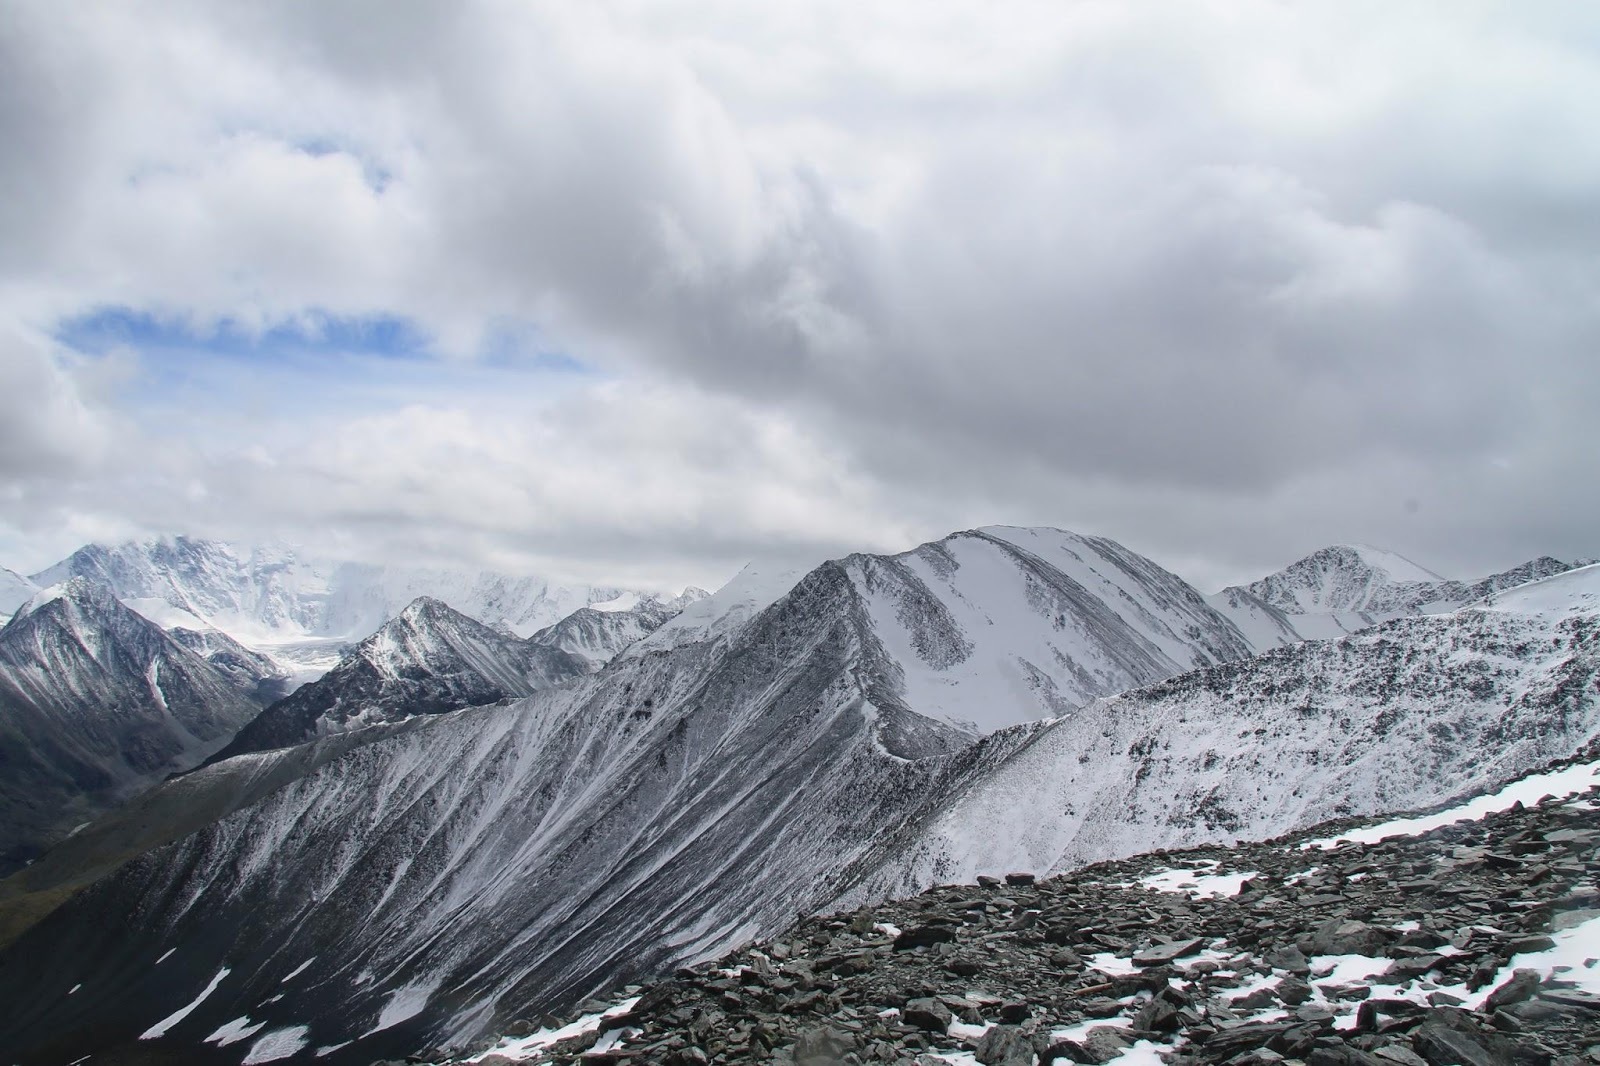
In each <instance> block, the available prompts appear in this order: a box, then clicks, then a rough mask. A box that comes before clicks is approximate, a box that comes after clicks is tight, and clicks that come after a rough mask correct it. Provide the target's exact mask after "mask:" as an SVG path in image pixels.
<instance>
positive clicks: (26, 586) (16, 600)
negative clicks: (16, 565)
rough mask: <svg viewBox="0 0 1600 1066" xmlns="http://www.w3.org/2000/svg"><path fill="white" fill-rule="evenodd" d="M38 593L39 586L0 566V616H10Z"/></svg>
mask: <svg viewBox="0 0 1600 1066" xmlns="http://www.w3.org/2000/svg"><path fill="white" fill-rule="evenodd" d="M38 592H39V586H38V585H36V584H34V583H33V582H32V581H29V580H28V579H27V578H25V577H23V576H22V575H21V574H19V573H17V572H16V571H15V570H7V569H6V568H5V567H3V566H0V615H10V614H11V613H12V612H13V611H15V610H16V609H17V608H18V607H20V606H22V605H23V604H24V603H27V602H28V600H30V599H32V598H33V597H34V596H35V595H36V594H37V593H38Z"/></svg>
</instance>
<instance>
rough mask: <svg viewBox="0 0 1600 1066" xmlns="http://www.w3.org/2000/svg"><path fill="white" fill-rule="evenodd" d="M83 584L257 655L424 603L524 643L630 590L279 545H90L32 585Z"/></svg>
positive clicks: (368, 625)
mask: <svg viewBox="0 0 1600 1066" xmlns="http://www.w3.org/2000/svg"><path fill="white" fill-rule="evenodd" d="M74 576H81V577H88V578H91V579H93V580H95V581H99V582H101V583H103V584H105V585H106V586H108V587H109V588H111V589H112V590H113V591H114V592H115V593H116V595H117V597H118V598H119V599H122V600H123V601H124V602H127V603H129V604H130V606H133V607H134V608H135V609H136V610H139V611H140V612H141V613H143V614H145V615H146V616H147V617H150V618H151V619H152V620H153V621H155V622H157V623H158V624H160V625H162V626H165V627H172V626H180V625H181V626H184V627H186V628H190V629H205V628H215V629H219V630H222V631H223V632H225V633H227V634H229V635H230V636H233V637H234V638H236V639H238V640H240V641H242V642H244V643H246V644H248V645H251V646H261V645H271V644H273V643H277V642H282V641H292V640H296V639H299V638H305V637H332V638H340V639H345V640H358V639H361V638H363V637H365V636H367V635H369V634H370V633H372V632H373V631H375V630H376V629H377V628H378V627H379V626H380V625H382V624H383V623H384V622H385V621H387V620H388V619H389V618H392V617H393V616H394V615H395V614H396V613H398V612H399V611H400V610H401V609H402V608H403V607H404V606H405V605H406V604H407V603H410V602H411V601H412V600H414V599H416V598H418V597H420V596H431V597H433V598H435V599H439V600H442V601H444V602H446V603H448V604H450V605H451V606H452V607H454V608H456V609H457V610H459V611H462V612H463V613H465V614H468V615H470V616H471V617H473V618H477V619H479V620H480V621H483V622H484V623H485V624H489V625H494V624H497V623H503V624H505V625H506V626H507V627H508V628H510V629H511V630H513V631H514V632H516V633H517V634H518V635H520V636H527V635H529V634H531V633H533V632H535V631H536V630H538V629H541V628H543V627H545V626H548V625H551V624H553V623H555V622H557V621H559V620H560V619H561V618H563V617H565V616H566V615H568V614H570V613H571V612H572V611H574V610H577V609H578V608H580V607H584V606H587V605H588V604H590V603H596V602H606V601H613V600H616V599H618V597H621V596H624V595H627V594H628V590H624V589H617V588H608V587H593V586H588V585H555V584H552V583H550V582H549V581H546V580H544V579H542V578H538V577H513V576H509V575H505V574H497V573H492V572H489V571H468V570H452V569H438V568H435V569H424V568H408V567H396V566H377V565H371V564H363V563H353V562H339V561H330V560H323V559H317V558H312V557H309V556H306V555H304V554H303V553H301V552H300V551H298V550H296V549H294V548H291V547H286V546H282V545H266V546H254V547H249V546H240V545H232V544H226V543H223V542H220V541H213V540H205V539H201V538H193V537H183V536H178V537H158V538H153V539H149V540H143V541H129V542H127V543H124V544H120V545H116V546H113V547H108V546H105V545H99V544H90V545H86V546H84V547H83V548H80V549H79V550H78V551H76V552H74V553H73V554H72V555H70V556H69V557H67V558H66V559H64V560H62V561H61V562H59V563H57V564H56V565H54V566H52V567H49V568H47V569H46V570H43V571H41V572H40V573H38V574H35V575H33V576H32V578H31V579H30V580H31V581H32V582H34V583H35V584H37V585H54V584H57V583H59V582H61V581H64V580H66V579H67V578H70V577H74Z"/></svg>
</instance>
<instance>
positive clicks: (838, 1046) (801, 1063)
mask: <svg viewBox="0 0 1600 1066" xmlns="http://www.w3.org/2000/svg"><path fill="white" fill-rule="evenodd" d="M855 1047H856V1042H855V1038H854V1037H852V1036H851V1035H850V1034H849V1033H846V1032H844V1031H843V1030H840V1029H835V1028H833V1027H831V1026H825V1025H824V1026H818V1027H816V1028H814V1029H807V1030H805V1031H804V1032H803V1033H801V1034H800V1037H799V1039H797V1040H796V1041H795V1042H794V1050H793V1052H792V1053H793V1055H794V1066H837V1064H838V1063H840V1062H843V1061H844V1057H845V1056H846V1055H848V1054H849V1053H850V1052H852V1051H854V1050H855ZM691 1050H695V1051H698V1050H699V1048H694V1049H691ZM704 1054H705V1053H704V1052H701V1061H702V1062H704V1061H705V1058H704Z"/></svg>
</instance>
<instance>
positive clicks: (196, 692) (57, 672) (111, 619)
mask: <svg viewBox="0 0 1600 1066" xmlns="http://www.w3.org/2000/svg"><path fill="white" fill-rule="evenodd" d="M259 710H260V704H258V703H255V702H252V701H251V700H250V699H248V698H247V697H246V696H245V694H244V693H243V692H241V691H240V690H239V689H238V688H237V687H235V685H234V684H233V683H231V681H230V680H229V678H228V677H226V676H224V675H223V674H222V673H220V672H219V671H217V670H216V669H215V668H214V667H212V666H211V664H209V663H207V662H206V661H205V660H204V659H202V658H201V657H199V656H198V655H196V654H194V653H193V652H191V651H189V650H188V649H187V648H184V647H183V646H182V645H180V644H179V643H177V642H176V641H174V640H173V639H172V638H171V637H169V636H168V635H167V634H166V633H164V632H162V630H161V629H160V628H159V627H158V626H156V625H154V624H152V623H151V622H149V621H147V620H146V619H144V618H142V617H140V616H139V615H138V614H136V613H134V612H133V611H131V610H129V609H128V608H127V607H125V606H123V605H122V604H121V603H119V602H118V601H117V599H116V598H115V597H114V596H112V595H111V593H110V591H109V590H107V589H105V588H103V587H102V586H99V585H96V584H94V583H93V582H90V581H88V580H86V579H84V578H74V579H72V580H70V581H68V582H67V583H66V584H64V585H60V586H57V587H54V588H51V589H49V590H47V591H44V592H41V593H39V594H37V595H36V596H34V598H33V599H31V600H29V601H28V602H27V603H25V604H23V605H22V606H21V607H20V608H19V609H18V611H17V613H16V615H15V616H14V617H13V618H12V619H11V621H10V622H9V623H7V624H6V626H5V628H4V629H0V766H3V767H4V772H3V773H0V868H8V867H14V866H15V864H16V863H18V862H20V861H23V860H26V859H28V858H31V857H32V856H33V855H34V854H36V853H37V852H38V850H39V849H40V848H42V847H43V846H45V845H46V844H49V843H51V842H52V841H54V840H56V839H59V838H60V837H61V836H62V835H63V834H64V833H65V832H66V831H68V830H70V829H72V828H73V826H74V825H76V824H78V823H80V822H84V821H87V820H89V819H90V818H92V817H94V816H95V815H97V814H99V813H100V812H102V811H104V810H106V809H107V808H109V807H110V806H111V805H113V804H115V803H117V802H119V801H121V800H123V799H125V798H126V797H128V796H129V795H131V794H132V793H133V792H135V791H137V790H138V789H140V788H143V787H147V786H149V785H151V784H153V783H155V782H156V781H159V780H160V779H161V778H162V777H164V776H166V775H167V774H169V773H171V772H173V771H175V770H182V769H187V768H189V767H191V766H194V765H195V764H197V763H199V762H200V761H201V760H202V759H204V758H205V757H206V756H207V755H209V754H210V753H211V752H213V751H215V750H216V749H217V748H218V747H220V746H221V745H222V744H223V743H224V742H226V741H227V739H228V738H229V737H231V736H232V735H233V733H234V731H235V730H237V729H238V728H239V727H240V726H242V725H244V724H245V723H246V722H248V721H249V720H250V719H251V718H253V717H254V716H255V714H256V713H257V712H258V711H259Z"/></svg>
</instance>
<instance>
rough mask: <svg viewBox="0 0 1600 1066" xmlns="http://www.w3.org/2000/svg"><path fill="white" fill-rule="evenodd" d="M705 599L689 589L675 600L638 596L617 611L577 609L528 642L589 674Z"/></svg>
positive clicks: (588, 608)
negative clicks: (559, 653)
mask: <svg viewBox="0 0 1600 1066" xmlns="http://www.w3.org/2000/svg"><path fill="white" fill-rule="evenodd" d="M707 596H708V594H707V593H706V592H704V591H703V590H701V589H697V588H693V587H690V588H687V589H685V590H684V591H683V593H682V594H681V595H679V596H672V597H661V596H640V597H638V600H637V602H635V603H633V604H632V605H631V606H629V607H625V608H621V609H605V610H601V609H599V608H596V607H580V608H578V609H577V610H576V611H573V612H572V613H571V614H569V615H567V616H566V617H565V618H563V619H562V620H561V621H559V622H557V623H556V624H555V625H552V626H547V627H545V628H544V629H541V630H539V631H538V632H537V633H535V634H534V635H533V636H531V637H529V638H528V639H529V641H530V642H531V643H534V644H538V645H542V646H544V647H547V648H557V649H559V650H561V651H564V652H566V653H567V654H568V655H571V656H573V657H574V658H577V659H579V660H581V661H582V662H584V663H585V664H586V665H587V666H588V667H589V669H590V670H591V671H593V670H598V669H600V668H601V667H602V666H604V665H605V664H606V663H608V662H610V661H611V660H612V659H614V658H616V656H617V655H618V653H620V652H621V651H622V650H623V649H624V648H627V647H628V646H629V645H631V644H634V643H636V642H638V641H639V640H642V639H643V638H644V637H647V636H649V635H650V634H651V633H654V632H655V631H656V630H658V629H660V628H661V627H662V626H663V625H665V624H666V623H667V622H668V621H670V620H671V619H673V618H675V617H676V616H677V615H678V614H680V613H682V611H683V609H684V608H685V607H688V606H689V605H690V604H693V603H698V602H699V601H701V600H704V599H706V598H707Z"/></svg>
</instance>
